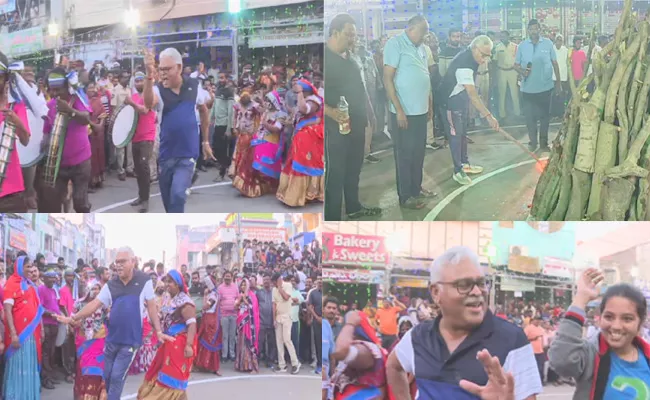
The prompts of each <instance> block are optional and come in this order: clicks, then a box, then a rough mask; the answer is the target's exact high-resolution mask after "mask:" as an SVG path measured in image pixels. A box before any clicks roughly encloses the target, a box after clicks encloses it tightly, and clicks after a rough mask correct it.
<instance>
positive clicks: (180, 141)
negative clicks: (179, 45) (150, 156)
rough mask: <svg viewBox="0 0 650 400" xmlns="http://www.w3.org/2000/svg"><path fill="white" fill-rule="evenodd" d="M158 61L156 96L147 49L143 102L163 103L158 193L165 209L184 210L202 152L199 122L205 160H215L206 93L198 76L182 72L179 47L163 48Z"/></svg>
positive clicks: (150, 105)
mask: <svg viewBox="0 0 650 400" xmlns="http://www.w3.org/2000/svg"><path fill="white" fill-rule="evenodd" d="M159 61H160V66H159V72H160V82H159V83H158V84H157V85H156V88H157V90H158V92H159V93H160V96H158V97H157V96H156V95H155V94H154V73H155V64H156V60H155V57H154V54H153V53H152V52H150V51H147V52H146V54H145V66H146V68H147V79H146V80H145V84H144V91H143V97H144V104H145V107H147V108H149V109H152V108H153V107H154V106H156V104H157V102H160V103H162V107H161V108H162V116H161V123H160V150H159V154H158V169H159V175H158V182H159V184H160V196H161V197H162V201H163V204H164V206H165V212H168V213H182V212H184V211H185V200H186V199H187V189H189V188H190V186H191V185H192V175H193V174H194V168H195V166H196V161H197V159H198V157H200V156H201V155H200V154H199V141H198V140H197V137H196V135H197V133H198V132H199V126H200V132H201V138H202V140H201V148H202V150H203V157H204V158H205V159H206V160H207V159H212V160H216V159H215V158H214V156H213V155H212V149H211V148H210V140H209V138H208V127H209V126H210V117H209V111H208V108H207V106H206V99H208V98H209V95H205V93H204V92H205V91H204V89H203V88H202V87H201V84H200V83H199V81H198V80H197V79H194V78H185V77H184V76H183V75H182V74H181V73H182V71H183V58H182V56H181V54H180V53H179V52H178V50H176V49H174V48H171V47H170V48H167V49H165V50H163V52H162V53H160V60H159ZM196 109H198V110H199V116H200V120H201V121H200V124H199V121H197V120H196Z"/></svg>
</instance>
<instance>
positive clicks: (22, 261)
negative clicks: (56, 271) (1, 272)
mask: <svg viewBox="0 0 650 400" xmlns="http://www.w3.org/2000/svg"><path fill="white" fill-rule="evenodd" d="M35 273H36V266H34V265H32V263H31V262H30V260H29V258H27V257H25V256H22V257H18V259H16V262H15V263H14V272H13V274H12V275H11V277H9V279H8V280H7V284H6V285H5V288H4V301H3V305H4V311H5V321H4V323H5V337H4V342H5V354H4V357H5V373H4V382H3V385H2V389H3V392H2V394H3V398H4V400H39V399H40V398H41V378H40V375H39V371H40V366H41V349H42V346H41V344H42V342H41V340H42V334H41V330H42V329H41V319H42V317H43V312H44V311H45V310H44V309H43V306H41V302H40V300H39V298H38V293H37V288H36V285H35V284H34V283H33V282H32V281H31V279H30V277H31V276H34V275H35Z"/></svg>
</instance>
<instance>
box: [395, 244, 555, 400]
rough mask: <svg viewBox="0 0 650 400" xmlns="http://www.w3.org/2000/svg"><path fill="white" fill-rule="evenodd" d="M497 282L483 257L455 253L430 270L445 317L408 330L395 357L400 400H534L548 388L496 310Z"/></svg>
mask: <svg viewBox="0 0 650 400" xmlns="http://www.w3.org/2000/svg"><path fill="white" fill-rule="evenodd" d="M489 287H490V281H489V280H488V278H487V277H486V276H485V271H484V268H483V267H482V266H481V265H480V263H479V260H478V256H477V255H476V254H475V253H474V252H473V251H472V250H471V249H469V248H467V247H454V248H451V249H449V250H447V251H446V252H445V253H444V254H443V255H441V256H440V257H438V258H436V260H435V261H434V263H433V265H432V267H431V289H430V290H431V297H432V298H433V299H434V301H435V302H436V304H438V305H439V306H440V315H439V316H438V317H437V318H436V319H435V320H432V321H424V322H421V323H420V324H418V325H417V326H415V327H414V328H413V329H411V330H410V331H408V332H407V333H406V334H405V335H404V336H403V337H402V339H401V340H400V341H399V343H398V344H397V345H396V346H395V349H394V350H393V352H392V353H391V354H390V356H389V357H388V363H387V366H386V375H387V378H388V384H389V385H390V387H391V389H392V391H393V394H394V395H395V398H397V399H410V395H409V382H408V378H407V374H410V375H412V376H414V377H415V380H416V384H417V387H418V393H419V396H418V399H419V400H433V399H454V400H476V399H477V398H480V399H485V400H488V399H494V398H499V399H505V400H533V399H535V398H536V395H537V394H539V393H541V392H542V382H541V380H540V376H539V373H538V370H537V363H536V361H535V355H534V352H533V348H532V346H531V344H530V343H529V342H528V339H527V337H526V335H525V334H524V332H523V331H522V330H521V328H519V327H518V326H516V325H514V324H511V323H509V322H507V321H505V320H503V319H501V318H499V317H497V316H495V315H494V314H492V312H490V310H489V309H488V307H487V306H488V297H489V296H488V293H489Z"/></svg>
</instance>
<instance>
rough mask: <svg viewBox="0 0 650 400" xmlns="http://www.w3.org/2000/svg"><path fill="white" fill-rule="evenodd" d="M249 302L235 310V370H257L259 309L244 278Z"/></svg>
mask: <svg viewBox="0 0 650 400" xmlns="http://www.w3.org/2000/svg"><path fill="white" fill-rule="evenodd" d="M244 292H245V293H248V298H249V299H250V304H245V303H243V302H242V304H240V305H239V310H238V312H237V346H236V348H237V355H236V357H235V370H237V371H241V372H251V371H258V370H259V366H258V359H257V357H258V354H259V336H260V309H259V303H258V301H257V296H256V295H255V293H254V292H253V291H252V290H251V289H250V283H249V282H248V280H246V290H245V291H244Z"/></svg>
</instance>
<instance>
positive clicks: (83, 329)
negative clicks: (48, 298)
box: [74, 280, 108, 400]
mask: <svg viewBox="0 0 650 400" xmlns="http://www.w3.org/2000/svg"><path fill="white" fill-rule="evenodd" d="M101 287H102V285H101V283H100V282H99V281H96V280H93V281H91V282H90V283H89V284H88V290H87V292H86V296H85V297H83V298H81V299H79V300H78V301H77V303H76V304H75V306H74V312H75V313H78V312H79V311H81V309H82V308H84V306H85V305H86V304H88V303H90V302H91V301H92V300H94V299H95V298H96V297H97V295H98V294H99V291H100V289H101ZM107 318H108V310H107V309H106V308H105V307H100V308H99V309H98V310H97V311H95V312H94V313H93V314H92V315H91V316H90V317H88V318H86V319H84V320H83V321H79V322H78V325H77V328H76V337H75V342H76V345H77V374H76V375H75V380H74V399H75V400H100V399H105V398H106V386H105V384H104V342H105V341H106V319H107Z"/></svg>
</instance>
